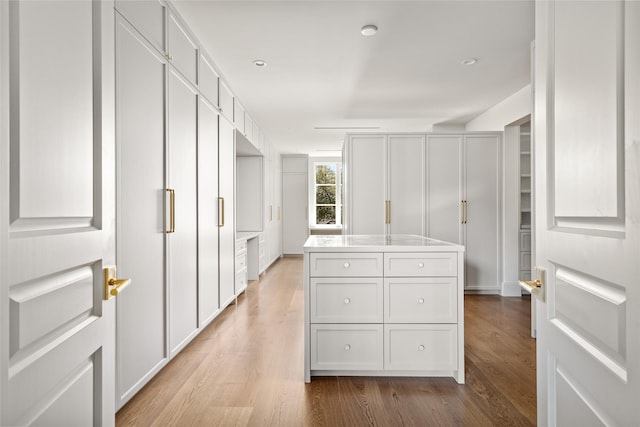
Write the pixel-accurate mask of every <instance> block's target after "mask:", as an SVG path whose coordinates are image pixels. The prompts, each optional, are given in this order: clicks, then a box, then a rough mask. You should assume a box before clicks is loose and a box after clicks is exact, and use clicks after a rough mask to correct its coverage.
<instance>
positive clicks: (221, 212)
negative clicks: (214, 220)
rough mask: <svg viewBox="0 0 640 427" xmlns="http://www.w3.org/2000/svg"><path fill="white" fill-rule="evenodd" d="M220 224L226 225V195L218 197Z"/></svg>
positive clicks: (221, 225)
mask: <svg viewBox="0 0 640 427" xmlns="http://www.w3.org/2000/svg"><path fill="white" fill-rule="evenodd" d="M218 218H219V219H218V226H219V227H224V197H218Z"/></svg>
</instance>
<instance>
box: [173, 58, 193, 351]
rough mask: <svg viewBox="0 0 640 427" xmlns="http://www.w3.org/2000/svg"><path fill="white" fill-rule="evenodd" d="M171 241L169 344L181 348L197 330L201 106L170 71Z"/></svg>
mask: <svg viewBox="0 0 640 427" xmlns="http://www.w3.org/2000/svg"><path fill="white" fill-rule="evenodd" d="M168 79H169V94H168V97H167V99H168V101H167V102H168V107H167V108H168V117H169V121H168V126H167V127H168V133H167V134H168V144H167V147H168V148H167V157H168V165H169V166H168V168H167V173H166V176H167V197H166V199H167V210H166V211H167V213H168V214H167V216H166V225H165V230H166V232H167V234H168V239H167V259H168V267H167V270H168V282H169V346H170V351H171V354H175V352H177V351H179V350H180V349H182V347H183V346H184V345H185V344H186V342H188V341H189V339H190V338H191V336H192V334H194V333H195V332H196V330H197V329H198V289H197V286H198V270H197V268H196V266H197V259H198V247H197V239H198V236H197V233H198V227H197V221H198V216H197V193H196V189H197V175H196V168H194V166H195V165H196V164H197V163H196V162H197V157H196V150H197V147H196V144H197V127H198V123H197V105H198V99H197V94H196V92H195V90H194V89H193V88H192V87H191V86H190V85H189V84H188V83H187V82H185V81H184V80H183V78H182V77H181V76H179V75H178V74H177V73H176V72H175V71H174V70H173V69H171V70H170V71H169V76H168Z"/></svg>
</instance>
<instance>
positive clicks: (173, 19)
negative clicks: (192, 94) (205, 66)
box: [167, 12, 198, 84]
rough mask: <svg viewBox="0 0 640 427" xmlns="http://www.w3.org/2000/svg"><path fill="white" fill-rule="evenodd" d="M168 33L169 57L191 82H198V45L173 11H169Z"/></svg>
mask: <svg viewBox="0 0 640 427" xmlns="http://www.w3.org/2000/svg"><path fill="white" fill-rule="evenodd" d="M168 34H169V43H168V49H167V58H168V59H169V61H170V62H171V64H173V65H174V66H175V67H176V68H177V69H178V70H179V71H180V72H181V73H182V75H183V76H184V77H185V78H186V79H187V80H188V81H189V82H191V83H193V84H196V77H197V70H198V46H197V44H196V42H195V39H194V38H193V37H192V36H191V35H190V34H189V32H188V30H187V29H186V27H185V26H184V25H183V24H182V23H181V22H180V21H179V20H178V18H177V16H176V15H175V14H174V13H173V12H169V18H168Z"/></svg>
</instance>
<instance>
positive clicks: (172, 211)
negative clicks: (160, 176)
mask: <svg viewBox="0 0 640 427" xmlns="http://www.w3.org/2000/svg"><path fill="white" fill-rule="evenodd" d="M167 193H169V229H168V230H167V234H169V233H175V232H176V191H175V190H174V189H172V188H167Z"/></svg>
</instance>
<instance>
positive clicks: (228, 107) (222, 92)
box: [219, 80, 234, 123]
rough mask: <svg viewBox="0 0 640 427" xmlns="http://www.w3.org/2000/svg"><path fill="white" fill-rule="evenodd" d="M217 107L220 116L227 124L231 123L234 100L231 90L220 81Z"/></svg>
mask: <svg viewBox="0 0 640 427" xmlns="http://www.w3.org/2000/svg"><path fill="white" fill-rule="evenodd" d="M219 102H220V104H219V106H220V114H222V115H223V116H224V117H225V118H226V119H227V120H228V121H229V122H231V123H233V103H234V98H233V94H232V93H231V89H229V87H228V86H227V85H226V83H225V82H224V81H222V80H220V83H219Z"/></svg>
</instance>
